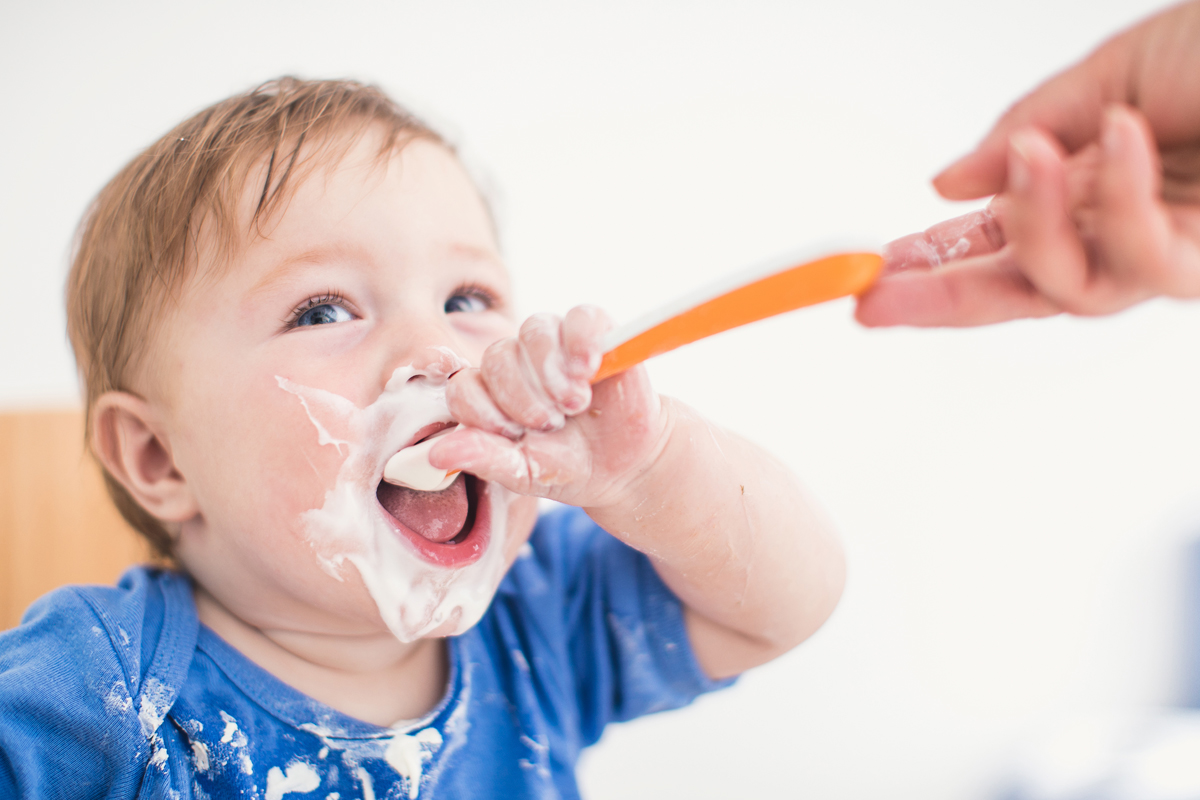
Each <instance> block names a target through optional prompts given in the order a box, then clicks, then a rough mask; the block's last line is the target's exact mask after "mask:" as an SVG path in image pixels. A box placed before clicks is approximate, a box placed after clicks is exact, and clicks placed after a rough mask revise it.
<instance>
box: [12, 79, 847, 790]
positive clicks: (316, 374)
mask: <svg viewBox="0 0 1200 800" xmlns="http://www.w3.org/2000/svg"><path fill="white" fill-rule="evenodd" d="M67 300H68V324H69V329H70V336H71V342H72V345H73V346H74V348H75V354H76V357H77V360H78V363H79V367H80V371H81V375H82V379H83V383H84V385H85V387H86V393H87V409H88V429H89V444H90V447H91V449H92V451H93V452H94V454H95V455H96V457H97V458H98V460H99V461H100V463H101V465H102V466H103V468H104V470H105V475H106V479H107V481H108V485H109V488H110V490H111V493H112V495H113V498H114V500H115V501H116V503H117V505H118V507H119V508H120V510H121V512H122V513H123V514H124V515H125V517H126V518H127V519H128V520H129V521H130V523H131V524H132V525H133V526H134V527H135V528H137V529H138V530H139V531H140V532H141V533H143V534H144V535H145V536H146V537H147V538H148V539H149V541H150V542H151V543H152V544H153V545H154V546H155V547H156V548H157V550H158V551H159V552H160V553H161V554H162V555H163V556H164V557H165V559H166V561H167V563H170V564H171V565H172V567H171V568H170V569H157V568H150V567H137V568H134V569H132V570H130V571H129V572H128V573H126V575H125V576H124V578H123V579H122V581H121V583H120V585H119V586H118V587H116V588H100V587H69V588H65V589H60V590H58V591H56V592H53V593H52V594H50V595H47V596H46V597H44V598H42V599H41V600H39V601H38V602H37V603H36V604H34V605H33V606H32V607H31V608H30V609H29V611H28V613H27V614H26V616H25V618H24V621H23V624H22V625H21V626H20V627H18V628H16V629H14V630H12V631H9V632H7V633H4V634H2V635H0V707H2V708H3V713H2V714H0V796H3V797H38V798H48V797H106V798H123V797H129V798H132V797H198V798H201V797H212V798H226V797H228V798H233V797H245V798H252V797H253V798H265V799H266V800H279V798H282V797H284V796H285V795H293V794H294V795H296V796H298V797H299V796H306V797H307V796H312V797H314V798H318V797H319V798H332V799H334V800H336V799H338V798H341V799H342V800H350V798H364V799H365V798H384V797H387V798H417V797H430V798H433V797H442V798H459V797H461V798H472V797H487V796H494V797H504V798H517V797H538V798H549V797H564V798H570V797H577V796H578V790H577V788H576V784H575V776H574V768H575V763H576V760H577V759H578V757H579V754H580V750H581V749H582V748H583V747H586V746H587V745H589V744H591V743H593V742H595V741H596V740H597V739H598V738H599V736H600V734H601V732H602V731H603V729H604V726H605V725H606V724H607V723H608V722H610V721H614V720H625V719H630V718H632V717H636V716H638V715H641V714H648V713H651V712H655V711H661V710H664V709H669V708H675V707H679V706H682V705H684V704H686V703H688V702H690V701H691V700H692V699H693V698H695V697H696V696H697V695H699V694H701V693H702V692H706V691H709V690H711V689H714V688H717V687H720V686H723V685H725V684H726V683H728V682H729V680H730V679H732V677H733V676H735V675H737V674H738V673H740V672H742V671H744V670H746V669H749V668H750V667H753V666H755V665H758V664H762V663H763V662H766V661H768V660H770V659H772V658H774V657H776V656H778V655H780V654H781V653H783V652H785V651H787V650H788V649H790V648H792V647H793V646H795V645H796V644H797V643H799V642H801V641H803V640H804V639H805V638H807V637H808V636H809V635H811V634H812V633H813V631H815V630H816V629H817V628H818V627H819V626H820V625H821V624H822V623H823V622H824V620H825V619H826V618H827V617H828V615H829V614H830V612H831V611H832V609H833V607H834V605H835V604H836V602H837V599H838V597H839V595H840V592H841V587H842V582H843V561H842V555H841V551H840V549H839V547H838V545H837V543H836V541H835V540H834V538H833V537H832V535H831V534H830V533H829V531H828V530H827V528H826V526H825V525H824V523H823V522H822V520H821V519H820V517H819V516H818V515H817V514H815V513H814V511H813V509H812V508H811V507H810V506H809V504H808V503H807V501H806V500H805V497H804V495H803V492H802V490H801V488H800V486H799V485H798V484H797V482H796V480H795V478H793V477H792V476H791V475H790V474H789V473H788V471H787V469H786V468H784V467H783V466H782V465H781V464H779V463H778V462H777V461H775V460H773V459H772V458H771V457H770V456H768V455H767V454H766V453H764V452H763V451H761V450H760V449H758V448H757V447H755V446H753V445H751V444H749V443H748V442H746V441H744V440H742V439H740V438H738V437H736V436H734V435H733V434H731V433H729V432H727V431H724V430H722V429H720V428H717V427H714V426H713V425H711V424H709V423H707V422H706V421H705V420H703V419H702V418H700V417H699V416H698V415H697V414H695V413H694V412H693V411H691V410H690V409H688V408H687V407H686V406H684V405H682V404H680V403H679V402H677V401H674V400H671V399H669V398H666V397H660V396H659V395H657V394H655V393H654V391H653V390H652V389H651V387H650V384H649V381H648V380H647V375H646V372H645V371H644V370H643V369H641V368H637V369H633V370H630V371H628V372H626V373H624V374H621V375H617V376H615V377H612V378H609V379H607V380H605V381H603V382H601V383H598V384H597V385H595V386H591V385H590V380H589V379H590V378H591V377H592V376H593V375H594V374H595V372H596V370H597V367H598V365H599V362H600V356H601V340H602V337H603V334H604V333H605V331H606V330H607V329H608V326H609V323H608V320H607V318H606V317H605V316H604V315H603V314H602V313H600V312H599V311H597V310H595V309H592V308H587V307H582V308H576V309H573V310H572V311H570V312H569V313H568V314H567V315H566V316H565V317H564V318H562V319H559V318H557V317H553V316H550V315H536V316H534V317H531V318H529V319H528V320H526V321H525V322H524V323H523V324H522V325H521V326H520V327H519V328H518V326H517V324H516V321H515V318H514V314H513V301H512V297H511V292H510V286H509V277H508V274H507V272H506V270H505V268H504V265H503V263H502V261H501V258H500V255H499V248H498V246H497V243H496V236H495V230H494V227H493V221H492V218H491V216H490V215H489V212H488V208H487V206H486V204H485V203H484V202H483V200H482V199H481V197H480V194H479V192H478V190H477V189H476V187H475V186H474V184H473V183H472V181H471V180H470V178H469V177H468V176H467V174H466V172H465V171H464V170H463V168H462V166H461V165H460V164H459V162H458V161H457V159H456V157H455V155H454V152H453V150H452V149H451V148H450V147H449V146H448V145H447V144H446V143H445V142H444V141H443V140H442V139H441V138H439V136H438V135H437V134H436V133H434V132H433V131H432V130H430V129H429V128H428V127H427V126H425V125H424V124H422V123H421V122H420V121H419V120H417V119H415V118H414V117H413V116H412V115H410V114H409V113H407V112H406V111H404V110H403V109H402V108H400V107H399V106H398V105H397V104H396V103H394V102H393V101H392V100H390V99H389V98H387V97H386V96H384V95H383V94H382V93H380V92H379V91H378V90H376V89H374V88H370V87H364V86H362V85H359V84H355V83H351V82H335V81H298V80H293V79H282V80H279V81H274V82H271V83H268V84H265V85H264V86H262V87H260V88H258V89H256V90H255V91H253V92H251V93H249V94H246V95H242V96H237V97H234V98H231V99H229V100H226V101H224V102H221V103H218V104H217V105H215V106H212V107H211V108H208V109H206V110H205V111H202V112H201V113H199V114H197V115H196V116H195V117H193V118H192V119H190V120H187V121H186V122H184V123H182V124H181V125H180V126H178V127H177V128H176V129H175V130H173V131H171V132H170V133H169V134H167V135H166V136H164V137H163V138H162V139H160V140H159V141H158V142H156V143H155V144H154V145H152V146H151V147H150V148H149V149H147V150H146V151H145V152H143V153H142V154H141V155H139V156H138V157H137V158H135V159H134V160H133V161H132V162H131V163H130V164H129V165H128V166H127V167H126V168H125V169H124V170H122V171H121V173H120V174H118V175H117V177H116V178H114V179H113V180H112V181H111V182H110V183H109V184H108V186H106V187H105V188H104V190H103V191H102V192H101V193H100V195H99V197H98V198H97V200H96V202H95V204H94V206H93V208H92V209H91V211H90V213H89V215H88V217H87V218H86V220H85V222H84V225H83V228H82V232H81V236H80V240H79V243H78V247H77V253H76V255H75V258H74V263H73V266H72V269H71V274H70V278H69V284H68V292H67ZM456 426H457V427H456ZM431 437H436V441H434V442H433V443H432V444H422V445H421V449H420V450H419V451H414V452H417V453H418V454H420V458H418V459H417V461H419V462H420V463H421V464H422V465H424V469H425V471H426V472H433V473H434V474H435V478H436V479H435V480H434V483H436V484H437V485H436V486H434V485H432V484H429V485H418V486H417V488H412V487H411V486H404V485H398V484H394V483H392V482H389V481H390V479H389V480H384V479H383V474H384V470H385V466H386V465H387V463H388V462H389V460H390V459H392V458H393V457H394V456H395V455H396V454H397V453H400V452H401V451H405V450H406V448H409V447H411V446H413V445H417V444H419V443H423V442H427V441H428V440H430V439H431ZM425 451H428V452H427V455H425V454H424V453H425ZM410 461H411V459H410ZM456 471H457V472H456ZM389 475H391V473H390V472H389ZM401 483H403V481H402V480H401ZM422 488H424V489H433V490H432V491H421V490H420V489H422ZM537 498H549V499H551V500H556V501H559V502H560V503H562V504H565V506H563V507H561V508H559V509H557V510H555V511H552V512H550V513H547V514H545V515H543V516H541V517H540V518H539V517H538V504H537V502H538V501H537Z"/></svg>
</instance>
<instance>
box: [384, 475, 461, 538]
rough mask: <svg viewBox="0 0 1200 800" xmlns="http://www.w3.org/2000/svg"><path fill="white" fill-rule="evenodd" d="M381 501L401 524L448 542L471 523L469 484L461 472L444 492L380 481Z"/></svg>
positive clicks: (415, 531)
mask: <svg viewBox="0 0 1200 800" xmlns="http://www.w3.org/2000/svg"><path fill="white" fill-rule="evenodd" d="M379 502H380V504H381V505H382V506H383V507H384V508H386V509H387V511H388V513H389V514H391V515H392V516H393V517H395V518H396V519H397V520H398V521H399V522H400V524H402V525H403V526H404V527H406V528H408V529H409V530H410V531H412V532H414V533H418V534H420V535H421V536H424V537H425V538H426V539H428V540H429V541H431V542H448V541H450V540H451V539H453V538H454V537H455V536H458V534H459V533H460V532H461V531H462V529H463V525H465V524H466V523H467V512H468V511H469V508H468V504H467V486H466V482H465V478H464V477H463V476H462V475H459V476H458V478H457V480H455V481H454V483H452V484H450V485H449V486H447V487H446V488H445V489H443V490H442V491H440V492H418V491H417V490H416V489H407V488H405V487H403V486H393V485H392V484H390V483H387V482H384V483H381V484H379Z"/></svg>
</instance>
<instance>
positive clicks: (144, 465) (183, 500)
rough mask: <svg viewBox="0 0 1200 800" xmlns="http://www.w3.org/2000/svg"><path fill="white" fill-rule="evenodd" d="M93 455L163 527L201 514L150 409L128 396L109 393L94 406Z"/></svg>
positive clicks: (121, 393) (140, 401)
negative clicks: (162, 523) (164, 523)
mask: <svg viewBox="0 0 1200 800" xmlns="http://www.w3.org/2000/svg"><path fill="white" fill-rule="evenodd" d="M92 452H94V453H95V454H96V458H97V459H99V461H100V463H101V464H102V465H103V466H104V468H105V469H106V470H108V473H109V474H110V475H112V476H113V478H115V479H116V480H117V481H118V482H119V483H120V484H121V485H122V486H124V487H125V489H126V491H128V492H129V494H130V495H131V496H132V497H133V499H134V500H136V501H137V502H138V504H139V505H141V507H142V508H144V509H146V510H147V511H148V512H150V513H151V514H152V515H153V516H155V517H156V518H158V519H159V520H162V521H163V522H184V521H185V520H189V519H191V518H192V517H194V516H196V514H198V513H199V511H200V509H199V507H198V506H197V505H196V499H195V497H193V496H192V492H191V489H190V487H189V486H188V484H187V481H186V480H185V479H184V477H183V475H182V474H180V472H179V470H177V469H176V468H175V462H174V459H173V458H172V457H171V448H170V444H169V442H168V440H167V437H166V436H165V435H164V431H163V428H162V425H161V424H160V422H159V420H158V418H157V416H156V415H155V413H154V411H153V409H152V408H151V407H150V404H149V403H147V402H146V401H145V400H143V399H141V398H140V397H137V396H135V395H132V394H129V393H127V392H106V393H105V394H102V395H101V396H100V397H99V398H97V400H96V402H95V403H94V404H93V405H92Z"/></svg>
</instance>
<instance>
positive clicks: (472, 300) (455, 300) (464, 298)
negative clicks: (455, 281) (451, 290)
mask: <svg viewBox="0 0 1200 800" xmlns="http://www.w3.org/2000/svg"><path fill="white" fill-rule="evenodd" d="M487 308H488V306H487V303H486V302H484V300H483V298H482V297H477V296H476V295H473V294H456V295H454V296H452V297H451V298H450V299H449V300H447V301H446V305H445V311H446V313H447V314H456V313H459V312H471V311H486V310H487Z"/></svg>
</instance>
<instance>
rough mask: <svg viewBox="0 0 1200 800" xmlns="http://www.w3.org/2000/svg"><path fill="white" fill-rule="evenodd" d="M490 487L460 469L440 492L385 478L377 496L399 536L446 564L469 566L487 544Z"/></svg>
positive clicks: (434, 560) (424, 555)
mask: <svg viewBox="0 0 1200 800" xmlns="http://www.w3.org/2000/svg"><path fill="white" fill-rule="evenodd" d="M424 438H429V434H427V435H426V436H425V437H424ZM484 489H485V486H484V482H483V481H481V480H479V479H478V478H476V477H475V476H474V475H467V474H465V473H459V474H458V476H457V477H455V478H454V479H453V481H452V482H451V483H450V485H448V486H446V487H445V488H444V489H441V490H440V491H418V490H417V489H412V488H409V487H407V486H397V485H394V484H392V483H389V482H387V481H380V482H379V486H378V487H377V489H376V490H375V497H376V498H377V499H378V501H379V506H380V508H381V509H382V510H383V513H384V515H385V517H386V518H387V519H388V521H389V522H390V523H391V524H392V527H393V529H394V530H395V531H396V534H397V536H399V537H400V538H402V539H404V540H406V541H407V542H408V543H409V544H410V545H411V546H412V547H413V549H415V550H416V551H417V553H418V554H419V555H420V556H421V557H422V558H424V559H425V560H426V561H429V562H431V563H434V564H437V565H439V566H443V567H463V566H466V565H468V564H471V563H473V562H475V561H476V560H478V559H479V558H480V557H481V556H482V555H483V553H484V550H485V549H486V548H487V543H488V539H489V533H490V529H491V524H490V523H491V514H490V505H489V503H488V501H487V492H486V491H484Z"/></svg>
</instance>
